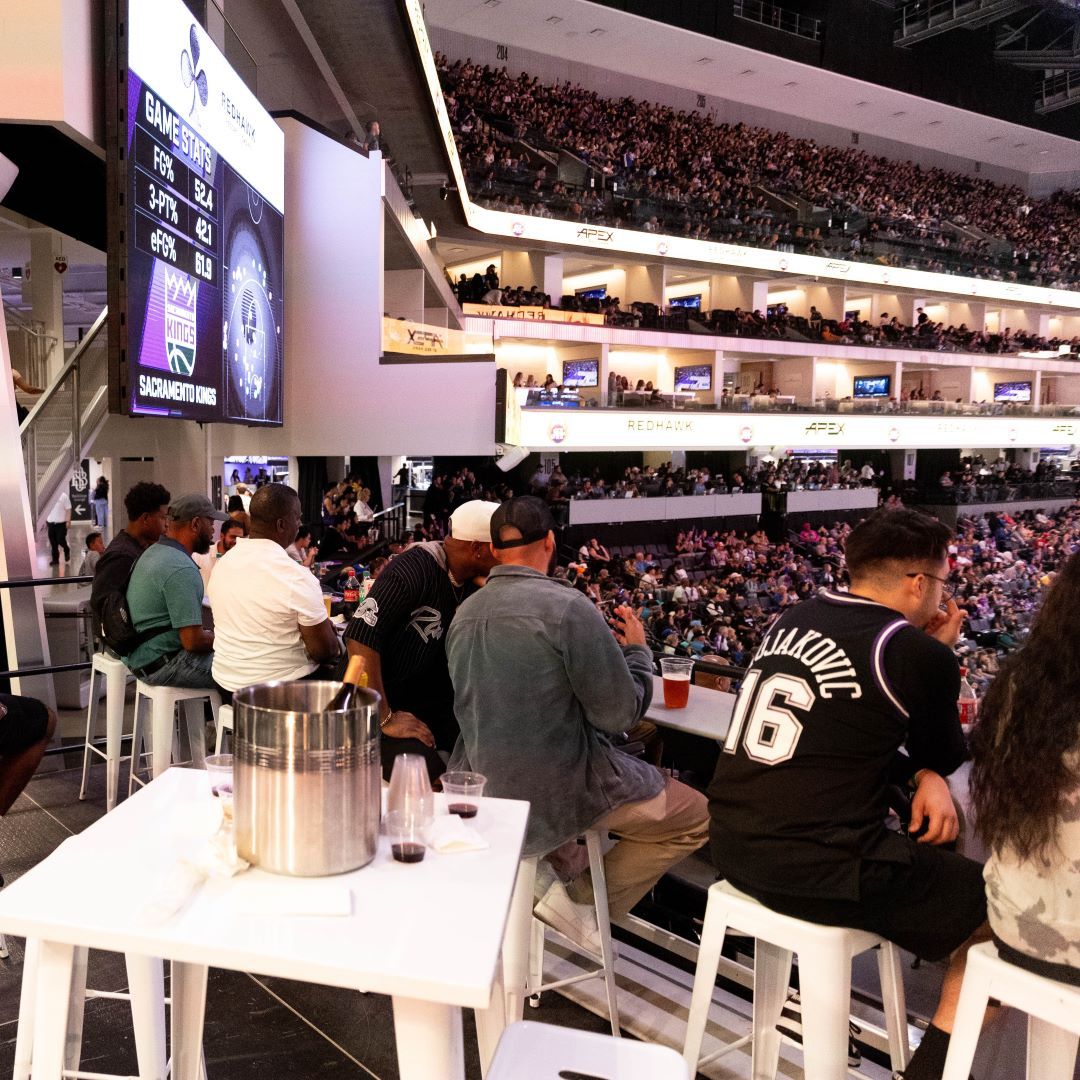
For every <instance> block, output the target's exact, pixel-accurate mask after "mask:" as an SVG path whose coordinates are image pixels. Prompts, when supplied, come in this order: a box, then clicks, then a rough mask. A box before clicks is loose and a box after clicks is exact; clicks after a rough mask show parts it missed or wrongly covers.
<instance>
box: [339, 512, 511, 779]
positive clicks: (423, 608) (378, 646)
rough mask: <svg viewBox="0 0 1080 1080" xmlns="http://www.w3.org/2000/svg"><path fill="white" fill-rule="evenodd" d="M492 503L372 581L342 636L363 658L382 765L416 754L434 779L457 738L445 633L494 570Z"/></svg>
mask: <svg viewBox="0 0 1080 1080" xmlns="http://www.w3.org/2000/svg"><path fill="white" fill-rule="evenodd" d="M497 507H498V503H493V502H483V501H481V500H473V501H471V502H465V503H462V504H461V505H460V506H459V507H458V508H457V509H456V510H455V511H454V512H453V514H451V515H450V532H449V535H448V536H447V538H446V539H445V540H443V541H441V542H439V541H434V542H428V543H421V544H413V545H412V546H411V547H410V548H408V549H406V550H405V551H403V552H402V553H401V554H400V555H398V556H396V557H395V558H394V559H393V560H392V561H391V562H390V564H389V566H387V567H386V569H385V570H384V571H383V572H382V573H381V574H380V575H379V576H378V577H377V578H376V579H375V583H374V584H373V585H372V587H371V592H370V593H368V595H367V598H366V599H365V600H364V602H363V603H362V604H361V605H360V607H359V608H357V611H356V614H355V615H354V616H353V620H352V622H351V623H350V624H349V628H348V630H347V631H346V633H345V637H346V641H347V644H348V647H349V654H350V655H359V656H362V657H363V658H364V668H365V670H366V671H367V673H368V680H369V685H370V686H371V688H372V689H373V690H376V691H378V693H379V694H380V695H381V696H382V704H381V705H380V722H381V725H382V765H383V772H384V774H385V775H386V776H387V777H389V775H390V771H391V769H392V768H393V764H394V758H395V757H396V756H397V755H398V754H421V755H423V757H424V758H425V760H426V761H427V765H428V773H429V774H430V776H431V778H432V779H433V780H434V779H436V778H437V777H438V776H440V775H441V774H442V772H443V771H444V769H445V768H446V766H445V765H444V763H443V759H442V758H441V757H440V755H439V751H440V750H442V751H446V752H447V753H449V752H450V751H451V750H453V748H454V743H455V742H456V740H457V737H458V733H459V732H458V725H457V720H456V719H455V718H454V688H453V685H452V683H451V682H450V673H449V671H448V670H447V666H446V631H447V630H448V629H449V628H450V621H451V620H452V619H453V617H454V613H455V612H456V611H457V609H458V607H459V605H460V604H461V602H462V601H463V600H464V599H465V598H466V597H467V596H469V595H470V594H471V593H473V592H475V590H476V589H477V587H478V586H479V585H482V584H483V582H484V580H485V579H486V578H487V575H488V572H489V571H490V570H491V568H492V566H493V565H494V563H495V560H494V556H493V555H492V552H491V515H492V514H493V513H494V512H495V510H496V508H497Z"/></svg>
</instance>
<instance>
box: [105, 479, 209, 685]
mask: <svg viewBox="0 0 1080 1080" xmlns="http://www.w3.org/2000/svg"><path fill="white" fill-rule="evenodd" d="M227 520H228V514H224V513H222V512H221V511H220V510H216V509H214V506H213V504H212V503H211V502H210V500H209V499H208V498H207V497H206V496H205V495H183V496H181V497H180V498H179V499H177V500H176V501H175V502H173V504H172V505H171V506H170V507H169V517H168V523H167V525H166V530H165V535H164V536H163V537H161V539H160V540H158V542H157V543H156V544H151V545H150V547H148V548H147V549H146V550H145V551H144V552H143V553H142V555H141V556H140V557H139V561H138V562H137V563H136V564H135V569H134V570H132V572H131V580H130V581H129V582H128V588H127V603H128V610H129V611H130V612H131V619H132V623H133V624H134V626H135V629H136V630H137V631H138V632H139V633H140V634H142V635H144V636H145V637H146V640H144V641H143V642H142V643H141V644H139V645H138V646H136V647H135V649H134V650H133V651H132V653H131V655H130V656H125V657H124V663H125V664H126V665H127V666H128V668H130V669H131V671H133V672H134V673H135V675H136V676H137V677H138V678H140V679H142V680H143V681H144V682H148V683H150V684H151V685H153V686H186V687H191V688H193V689H212V688H213V686H214V680H213V677H212V676H211V674H210V667H211V664H212V662H213V659H214V633H213V631H212V630H204V629H203V621H202V616H203V613H202V601H203V581H202V575H201V574H200V573H199V568H198V567H197V566H196V565H195V563H194V561H193V560H192V558H191V556H192V555H193V554H199V555H205V554H206V553H207V552H208V551H209V550H210V545H211V543H213V540H214V522H215V521H227ZM154 630H157V631H159V632H158V633H156V634H155V633H153V631H154Z"/></svg>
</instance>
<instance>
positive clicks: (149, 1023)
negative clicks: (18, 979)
mask: <svg viewBox="0 0 1080 1080" xmlns="http://www.w3.org/2000/svg"><path fill="white" fill-rule="evenodd" d="M87 952H88V950H86V949H84V948H77V949H76V950H75V967H74V971H73V972H72V978H71V989H70V998H69V1005H68V1028H67V1038H66V1041H65V1047H64V1075H65V1076H83V1075H87V1076H94V1077H100V1076H102V1075H103V1074H101V1073H87V1074H83V1073H80V1072H79V1063H80V1059H81V1057H82V1030H83V1011H84V1009H85V1006H86V1002H87V1000H88V999H90V998H111V999H114V1000H117V999H119V1000H126V1001H130V1002H131V1019H132V1026H133V1028H134V1035H135V1055H136V1058H137V1060H138V1066H139V1078H140V1080H165V1076H166V1073H167V1071H168V1062H167V1060H166V1056H165V1003H166V998H165V972H164V965H163V964H162V961H161V960H156V959H154V958H152V957H149V956H139V955H136V954H134V953H127V954H125V955H124V960H125V962H126V965H127V976H128V992H127V993H122V992H111V991H103V990H88V989H87V988H86V964H87ZM37 969H38V942H37V941H36V940H34V939H33V938H30V939H28V940H27V942H26V954H25V957H24V960H23V979H22V990H21V993H20V997H19V1026H18V1030H17V1032H16V1036H15V1067H14V1071H13V1073H12V1080H30V1076H31V1073H32V1071H33V1050H34V1024H35V1018H36V1009H37V982H38V979H37Z"/></svg>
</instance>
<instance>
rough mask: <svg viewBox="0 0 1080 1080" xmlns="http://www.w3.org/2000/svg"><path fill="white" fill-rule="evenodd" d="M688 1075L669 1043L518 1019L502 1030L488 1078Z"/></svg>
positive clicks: (675, 1078) (671, 1078)
mask: <svg viewBox="0 0 1080 1080" xmlns="http://www.w3.org/2000/svg"><path fill="white" fill-rule="evenodd" d="M567 1076H580V1077H588V1078H589V1080H688V1074H687V1071H686V1063H685V1062H684V1061H683V1060H682V1058H680V1057H679V1055H678V1054H677V1053H676V1052H675V1051H674V1050H672V1049H671V1048H670V1047H669V1046H657V1045H655V1044H654V1043H645V1042H635V1041H634V1040H633V1039H614V1038H612V1037H611V1036H610V1035H597V1034H596V1033H595V1032H591V1031H577V1030H575V1029H574V1028H564V1027H556V1026H555V1025H554V1024H533V1023H530V1022H528V1021H519V1022H518V1023H516V1024H511V1025H510V1026H509V1027H508V1028H507V1029H506V1031H504V1032H503V1036H502V1038H501V1039H500V1040H499V1046H498V1049H497V1050H496V1051H495V1057H494V1060H493V1061H492V1063H491V1068H490V1069H489V1070H488V1074H487V1080H558V1078H559V1077H567Z"/></svg>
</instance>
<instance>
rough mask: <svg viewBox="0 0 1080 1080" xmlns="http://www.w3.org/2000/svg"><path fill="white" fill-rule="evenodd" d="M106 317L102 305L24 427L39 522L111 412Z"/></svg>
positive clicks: (28, 480) (31, 490)
mask: <svg viewBox="0 0 1080 1080" xmlns="http://www.w3.org/2000/svg"><path fill="white" fill-rule="evenodd" d="M106 316H107V309H106V310H102V312H101V314H100V315H99V316H98V317H97V318H96V319H95V320H94V325H93V326H91V327H90V330H89V332H88V333H87V335H86V336H85V337H84V338H83V339H82V341H81V342H79V345H78V347H77V348H76V349H75V351H74V352H73V353H72V354H71V356H70V357H69V358H68V360H67V362H66V363H65V364H64V366H63V368H62V369H61V370H60V372H59V374H58V375H57V376H56V378H55V379H54V380H53V381H52V382H51V383H50V384H49V386H48V388H47V389H46V391H45V393H44V394H42V395H41V396H40V397H39V398H38V399H37V401H36V404H35V405H34V407H33V408H32V409H31V410H30V415H29V416H27V418H26V419H25V420H24V421H23V422H22V424H21V425H20V427H19V434H20V435H21V436H22V443H23V460H24V461H25V462H26V485H27V489H28V491H29V494H30V513H31V516H32V517H33V520H34V524H35V527H36V526H37V525H38V524H39V523H40V522H41V521H42V520H43V519H44V517H45V515H46V514H47V513H48V512H49V509H50V507H51V506H52V504H53V502H55V500H56V497H57V495H58V494H59V493H60V489H61V488H62V487H63V486H64V485H65V484H67V483H68V481H69V480H70V479H71V474H72V473H73V472H74V470H75V469H76V468H77V467H78V465H79V462H81V461H82V459H83V457H84V456H85V455H86V454H87V453H88V452H89V450H90V447H91V445H92V444H93V442H94V439H95V438H97V435H98V433H99V432H100V431H101V428H102V425H103V424H104V423H105V420H106V418H107V417H108V414H109V408H108V397H109V341H108V338H109V334H108V329H107V326H106ZM24 374H25V373H24Z"/></svg>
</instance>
